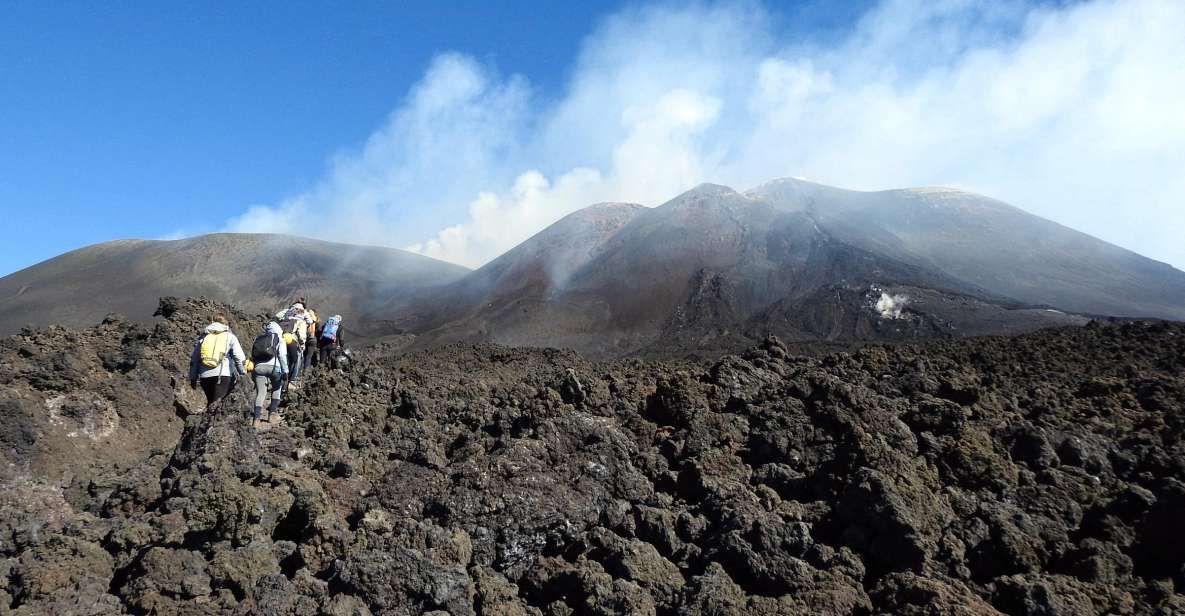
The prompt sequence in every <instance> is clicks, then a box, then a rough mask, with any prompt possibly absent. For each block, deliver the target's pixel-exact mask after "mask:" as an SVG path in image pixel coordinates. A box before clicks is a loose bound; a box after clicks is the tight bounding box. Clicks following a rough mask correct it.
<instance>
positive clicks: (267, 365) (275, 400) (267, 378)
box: [189, 298, 350, 427]
mask: <svg viewBox="0 0 1185 616" xmlns="http://www.w3.org/2000/svg"><path fill="white" fill-rule="evenodd" d="M349 355H350V351H349V350H348V349H346V348H345V343H344V340H343V328H342V317H341V315H338V314H335V315H333V316H332V317H330V318H329V319H328V320H326V321H325V322H324V323H322V322H320V320H319V319H318V318H317V313H316V312H315V311H314V310H313V309H312V308H310V307H309V306H308V304H307V303H306V302H305V300H304V298H300V299H298V300H297V301H295V302H293V303H292V304H291V305H290V306H288V307H287V308H284V309H283V310H280V311H279V312H277V313H276V314H275V316H274V319H271V320H268V322H267V323H266V324H265V325H264V326H263V329H262V331H261V332H260V333H259V334H258V335H257V336H256V337H255V338H254V340H253V341H252V343H251V353H250V357H248V356H247V355H246V354H245V353H244V352H243V348H242V346H241V345H240V344H239V339H238V338H237V337H235V334H234V332H232V331H230V326H229V325H228V324H227V319H226V317H225V316H223V315H217V316H215V317H214V319H213V321H212V322H211V323H210V324H209V325H207V326H206V328H205V330H204V331H203V332H202V334H201V335H200V336H199V337H198V340H197V342H196V344H195V345H194V348H193V353H192V355H191V357H190V362H189V382H190V386H191V387H193V388H197V387H198V385H199V384H200V385H201V387H202V391H204V392H205V395H206V409H207V410H208V409H209V408H210V407H212V406H213V405H214V404H215V403H217V402H218V401H220V400H222V399H223V398H226V397H227V396H228V395H230V393H231V392H232V391H234V388H235V385H236V384H237V382H238V380H239V378H241V377H244V376H247V375H248V374H250V375H251V381H252V382H253V384H254V386H255V399H254V404H253V405H252V408H251V417H252V420H253V422H254V423H253V425H254V426H255V427H261V426H262V425H263V423H264V422H267V423H269V424H270V423H274V422H277V421H279V420H280V418H281V411H280V407H281V406H282V405H284V404H286V403H287V402H286V400H287V394H288V392H289V391H290V390H291V388H293V387H294V386H298V383H299V382H300V377H301V375H302V374H304V373H305V372H306V371H308V370H309V369H311V368H313V367H314V366H319V367H323V368H326V369H328V368H344V367H346V366H348V364H349V359H350V358H349ZM265 406H266V408H267V416H266V417H264V414H263V410H264V408H265Z"/></svg>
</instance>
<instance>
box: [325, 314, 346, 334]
mask: <svg viewBox="0 0 1185 616" xmlns="http://www.w3.org/2000/svg"><path fill="white" fill-rule="evenodd" d="M341 324H342V318H341V317H339V316H336V315H334V316H332V317H329V320H328V321H326V322H325V329H323V330H321V337H322V338H324V339H326V340H337V329H338V328H339V327H341Z"/></svg>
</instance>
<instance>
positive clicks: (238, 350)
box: [230, 334, 247, 376]
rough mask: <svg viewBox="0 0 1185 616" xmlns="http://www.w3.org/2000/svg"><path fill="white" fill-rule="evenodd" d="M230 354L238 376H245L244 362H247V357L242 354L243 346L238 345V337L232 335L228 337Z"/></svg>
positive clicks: (245, 367)
mask: <svg viewBox="0 0 1185 616" xmlns="http://www.w3.org/2000/svg"><path fill="white" fill-rule="evenodd" d="M230 353H231V359H232V360H233V361H234V363H235V370H236V371H237V373H238V375H239V376H245V375H246V374H247V366H245V365H244V362H245V361H246V360H247V355H246V353H243V345H241V344H239V337H238V336H236V335H234V334H231V335H230Z"/></svg>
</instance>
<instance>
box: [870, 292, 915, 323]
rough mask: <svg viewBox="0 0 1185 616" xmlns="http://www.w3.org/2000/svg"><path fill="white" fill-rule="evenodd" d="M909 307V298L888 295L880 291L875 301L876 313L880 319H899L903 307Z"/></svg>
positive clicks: (903, 309)
mask: <svg viewBox="0 0 1185 616" xmlns="http://www.w3.org/2000/svg"><path fill="white" fill-rule="evenodd" d="M908 305H909V296H906V295H900V294H895V295H889V294H888V293H885V292H884V291H881V296H880V299H878V300H876V311H877V312H879V313H880V315H881V318H882V319H900V318H901V314H902V313H903V312H904V311H905V307H906V306H908Z"/></svg>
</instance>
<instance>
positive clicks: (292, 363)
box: [288, 343, 300, 384]
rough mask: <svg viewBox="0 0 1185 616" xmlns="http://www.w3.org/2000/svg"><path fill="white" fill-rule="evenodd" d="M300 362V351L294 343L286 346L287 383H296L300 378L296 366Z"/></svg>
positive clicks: (298, 368)
mask: <svg viewBox="0 0 1185 616" xmlns="http://www.w3.org/2000/svg"><path fill="white" fill-rule="evenodd" d="M299 360H300V350H299V349H298V348H297V346H296V343H293V344H290V345H288V383H289V384H291V383H294V382H296V379H297V378H299V377H300V372H299V370H300V367H299V366H298V365H297V364H298V362H299Z"/></svg>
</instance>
